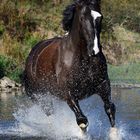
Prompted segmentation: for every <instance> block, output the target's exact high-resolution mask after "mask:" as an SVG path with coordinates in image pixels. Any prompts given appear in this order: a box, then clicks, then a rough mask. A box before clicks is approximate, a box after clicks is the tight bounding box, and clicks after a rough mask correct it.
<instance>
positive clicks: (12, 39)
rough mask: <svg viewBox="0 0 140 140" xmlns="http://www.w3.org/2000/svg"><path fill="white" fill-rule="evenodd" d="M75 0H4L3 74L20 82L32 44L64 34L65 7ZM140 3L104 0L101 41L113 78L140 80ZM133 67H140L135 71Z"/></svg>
mask: <svg viewBox="0 0 140 140" xmlns="http://www.w3.org/2000/svg"><path fill="white" fill-rule="evenodd" d="M71 1H73V0H65V1H64V0H58V1H56V0H0V2H1V5H0V78H1V77H2V76H4V75H5V76H8V77H10V78H11V79H13V80H16V81H17V82H20V78H19V75H21V73H22V71H23V70H24V65H25V60H26V58H27V56H28V54H29V52H30V50H31V48H32V47H33V46H34V45H35V44H36V43H37V42H38V41H40V40H42V39H47V38H51V37H53V36H56V35H63V34H64V31H63V30H62V25H61V19H62V11H63V9H64V8H65V6H66V5H68V3H70V2H71ZM139 3H140V0H135V1H133V0H105V1H102V13H103V15H104V20H103V26H102V27H103V29H102V35H101V43H102V44H103V49H104V53H105V55H106V57H107V60H108V63H109V64H110V65H109V73H110V77H111V80H113V81H114V80H115V81H117V80H123V78H124V81H125V82H126V81H127V80H129V81H131V80H132V82H133V81H135V80H136V82H140V77H139V76H137V75H139V60H140V12H139V9H140V5H139ZM132 62H136V64H133V63H132ZM130 64H131V65H130ZM114 65H115V66H114ZM117 65H118V66H117ZM137 67H138V68H137ZM133 68H134V70H137V71H134V72H133ZM126 71H128V72H127V73H125V72H126ZM124 74H125V75H126V76H125V77H124V76H123V75H124ZM121 77H123V78H122V79H121Z"/></svg>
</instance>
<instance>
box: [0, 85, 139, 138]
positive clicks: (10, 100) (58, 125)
mask: <svg viewBox="0 0 140 140" xmlns="http://www.w3.org/2000/svg"><path fill="white" fill-rule="evenodd" d="M49 98H50V97H45V98H44V97H43V99H44V100H45V101H46V102H47V101H48V100H49ZM112 100H113V101H114V103H115V104H116V107H117V112H116V128H115V130H113V129H111V128H110V123H109V121H108V118H107V115H106V114H105V112H104V108H103V103H102V100H101V99H100V97H98V96H97V95H93V96H91V97H90V98H88V99H85V100H83V101H81V102H80V106H81V108H82V110H83V112H84V114H85V115H86V116H87V117H88V120H89V127H88V130H87V132H86V133H82V132H81V130H80V129H79V127H78V126H77V125H76V121H75V116H74V114H73V112H72V111H71V110H70V109H69V107H68V106H67V104H66V103H65V102H62V101H59V100H57V99H54V100H53V103H54V107H53V114H52V115H51V116H46V115H45V113H44V111H43V110H42V109H41V107H40V105H37V104H33V103H32V102H31V101H30V100H29V98H28V97H26V95H23V94H21V93H20V92H13V93H0V140H108V139H111V140H140V88H119V87H114V88H112ZM112 135H113V136H112Z"/></svg>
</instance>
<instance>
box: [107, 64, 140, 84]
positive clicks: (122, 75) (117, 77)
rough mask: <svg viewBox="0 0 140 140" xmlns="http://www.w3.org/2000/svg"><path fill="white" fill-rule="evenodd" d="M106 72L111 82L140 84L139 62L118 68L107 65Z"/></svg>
mask: <svg viewBox="0 0 140 140" xmlns="http://www.w3.org/2000/svg"><path fill="white" fill-rule="evenodd" d="M108 72H109V77H110V80H111V82H116V83H118V82H120V83H132V84H137V83H140V74H139V73H140V62H137V63H129V64H125V65H120V66H113V65H108Z"/></svg>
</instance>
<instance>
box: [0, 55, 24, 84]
mask: <svg viewBox="0 0 140 140" xmlns="http://www.w3.org/2000/svg"><path fill="white" fill-rule="evenodd" d="M21 74H22V68H21V67H20V66H19V65H18V64H17V63H16V62H15V60H14V59H11V58H9V57H5V56H2V55H0V78H2V77H3V76H7V77H9V78H11V79H12V80H15V81H16V82H20V75H21Z"/></svg>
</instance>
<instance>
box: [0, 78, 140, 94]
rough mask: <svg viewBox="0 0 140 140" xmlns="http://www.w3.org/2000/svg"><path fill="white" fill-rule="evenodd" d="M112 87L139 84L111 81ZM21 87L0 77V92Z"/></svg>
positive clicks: (135, 86)
mask: <svg viewBox="0 0 140 140" xmlns="http://www.w3.org/2000/svg"><path fill="white" fill-rule="evenodd" d="M111 87H112V88H140V84H138V83H137V84H136V83H124V82H111ZM22 90H23V87H22V85H21V84H19V83H16V82H15V81H13V80H11V79H9V78H8V77H3V78H2V79H0V93H12V92H21V91H22Z"/></svg>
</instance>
